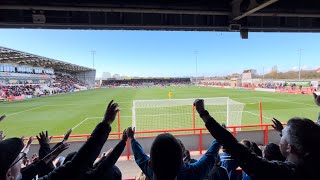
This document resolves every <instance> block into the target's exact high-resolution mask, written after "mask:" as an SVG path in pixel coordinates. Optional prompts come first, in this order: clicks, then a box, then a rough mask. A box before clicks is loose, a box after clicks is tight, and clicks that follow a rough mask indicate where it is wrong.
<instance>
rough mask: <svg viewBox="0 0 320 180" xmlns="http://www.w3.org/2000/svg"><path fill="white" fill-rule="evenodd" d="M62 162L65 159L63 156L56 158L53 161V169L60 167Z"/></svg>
mask: <svg viewBox="0 0 320 180" xmlns="http://www.w3.org/2000/svg"><path fill="white" fill-rule="evenodd" d="M64 160H65V157H63V156H58V157H57V158H56V159H55V160H54V162H53V164H54V165H55V167H60V166H62V165H63V162H64Z"/></svg>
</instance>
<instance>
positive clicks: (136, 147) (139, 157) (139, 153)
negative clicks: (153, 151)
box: [127, 127, 153, 179]
mask: <svg viewBox="0 0 320 180" xmlns="http://www.w3.org/2000/svg"><path fill="white" fill-rule="evenodd" d="M127 132H128V137H129V139H131V148H132V152H133V155H134V159H135V161H136V163H137V165H138V166H139V167H140V169H141V170H142V172H143V173H144V174H145V175H146V176H147V177H148V179H153V178H152V177H153V171H152V169H151V168H150V167H149V160H150V157H149V156H148V155H147V154H146V153H145V152H144V151H143V149H142V147H141V145H140V144H139V142H138V141H137V140H136V139H135V138H134V133H135V128H133V129H132V128H131V127H129V128H128V129H127Z"/></svg>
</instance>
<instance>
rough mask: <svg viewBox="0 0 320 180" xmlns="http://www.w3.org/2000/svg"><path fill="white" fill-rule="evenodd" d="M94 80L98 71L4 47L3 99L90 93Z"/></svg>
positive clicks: (0, 56)
mask: <svg viewBox="0 0 320 180" xmlns="http://www.w3.org/2000/svg"><path fill="white" fill-rule="evenodd" d="M94 80H95V70H94V69H91V68H87V67H83V66H78V65H74V64H71V63H67V62H63V61H59V60H54V59H50V58H46V57H42V56H38V55H34V54H30V53H26V52H21V51H17V50H13V49H9V48H6V47H0V96H1V100H5V99H8V100H22V99H25V98H32V97H35V96H43V95H52V94H59V93H67V92H75V91H81V90H87V89H89V88H92V87H93V85H94Z"/></svg>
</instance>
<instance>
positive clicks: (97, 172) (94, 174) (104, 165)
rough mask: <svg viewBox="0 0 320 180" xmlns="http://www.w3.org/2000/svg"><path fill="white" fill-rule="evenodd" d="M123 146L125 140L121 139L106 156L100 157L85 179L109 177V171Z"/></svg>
mask: <svg viewBox="0 0 320 180" xmlns="http://www.w3.org/2000/svg"><path fill="white" fill-rule="evenodd" d="M125 147H126V142H125V141H122V140H121V141H120V142H119V143H118V144H117V145H116V147H114V148H113V150H112V151H111V153H110V154H109V155H108V156H106V157H102V160H101V161H100V162H99V163H98V164H97V165H95V166H94V169H92V170H91V171H90V172H88V175H87V179H95V180H99V179H101V180H105V179H108V178H109V179H110V177H108V176H110V171H111V170H112V169H113V168H114V165H115V164H116V162H117V160H118V159H119V157H120V156H121V154H122V152H123V150H124V148H125Z"/></svg>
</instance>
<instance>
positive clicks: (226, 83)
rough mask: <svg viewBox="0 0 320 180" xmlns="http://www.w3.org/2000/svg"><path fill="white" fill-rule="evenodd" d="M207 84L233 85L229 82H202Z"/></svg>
mask: <svg viewBox="0 0 320 180" xmlns="http://www.w3.org/2000/svg"><path fill="white" fill-rule="evenodd" d="M200 84H202V85H205V86H231V84H230V83H229V82H201V83H200Z"/></svg>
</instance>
